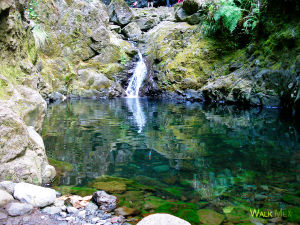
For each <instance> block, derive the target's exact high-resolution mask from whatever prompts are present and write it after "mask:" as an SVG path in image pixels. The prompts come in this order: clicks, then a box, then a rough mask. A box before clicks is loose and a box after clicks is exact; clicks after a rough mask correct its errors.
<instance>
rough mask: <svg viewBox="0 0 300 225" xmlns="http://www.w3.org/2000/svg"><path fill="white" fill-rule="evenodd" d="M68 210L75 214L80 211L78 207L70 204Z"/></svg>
mask: <svg viewBox="0 0 300 225" xmlns="http://www.w3.org/2000/svg"><path fill="white" fill-rule="evenodd" d="M67 212H68V213H74V214H75V213H77V212H78V209H76V208H75V207H72V206H69V207H67Z"/></svg>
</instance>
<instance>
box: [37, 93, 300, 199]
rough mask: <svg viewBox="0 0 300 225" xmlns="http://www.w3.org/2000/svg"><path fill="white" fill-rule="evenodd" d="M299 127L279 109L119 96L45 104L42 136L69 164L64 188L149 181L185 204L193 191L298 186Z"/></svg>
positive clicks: (51, 150) (210, 193) (49, 151)
mask: <svg viewBox="0 0 300 225" xmlns="http://www.w3.org/2000/svg"><path fill="white" fill-rule="evenodd" d="M297 129H298V128H297V127H296V126H295V125H294V124H292V123H289V122H286V121H283V120H281V119H280V117H279V111H277V110H260V109H252V110H238V109H237V108H236V107H233V106H231V107H229V106H219V107H208V106H203V105H201V104H197V103H186V104H178V103H173V102H165V101H154V100H147V99H131V98H124V99H114V100H100V101H99V100H98V101H92V100H82V101H74V102H68V103H61V104H58V105H51V106H50V107H49V109H48V114H47V117H46V119H45V122H44V125H43V133H42V135H43V139H44V142H45V146H46V151H47V154H48V156H49V157H52V158H54V159H57V160H61V161H65V162H69V163H71V164H72V165H73V171H72V172H69V173H66V174H64V175H63V177H62V180H61V184H62V185H77V186H82V185H86V184H87V183H88V182H89V181H91V180H92V179H94V178H96V177H98V176H100V175H113V176H119V177H125V178H130V179H136V180H140V181H141V182H146V181H147V179H146V178H151V179H152V180H155V181H157V182H159V183H161V184H164V185H166V187H177V188H179V189H180V188H182V190H184V191H183V192H182V193H183V195H184V197H182V196H181V199H183V200H184V201H189V200H191V199H192V198H194V196H195V193H199V192H200V193H201V197H202V198H205V199H209V198H210V197H211V196H217V197H218V196H219V197H220V195H221V194H222V193H225V192H228V191H230V192H231V195H238V194H239V195H240V194H241V192H245V190H247V188H246V189H243V188H242V187H243V185H244V186H245V185H255V186H256V187H259V186H260V185H268V186H269V187H278V188H288V187H287V185H286V182H288V183H289V187H291V186H290V185H291V184H293V183H298V184H299V181H300V176H299V174H300V173H299V169H300V157H299V150H300V143H299V132H298V131H299V130H297ZM153 185H155V184H153ZM233 190H234V191H233Z"/></svg>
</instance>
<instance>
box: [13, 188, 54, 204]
mask: <svg viewBox="0 0 300 225" xmlns="http://www.w3.org/2000/svg"><path fill="white" fill-rule="evenodd" d="M14 197H15V198H16V199H18V200H20V201H21V202H26V203H29V204H31V205H33V206H34V207H45V206H48V205H51V204H52V203H54V201H55V199H56V191H55V190H53V189H50V188H44V187H40V186H37V185H33V184H28V183H18V184H16V186H15V190H14Z"/></svg>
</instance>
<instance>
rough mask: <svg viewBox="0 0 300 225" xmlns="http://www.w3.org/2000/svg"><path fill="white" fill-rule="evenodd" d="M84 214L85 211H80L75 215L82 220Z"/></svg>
mask: <svg viewBox="0 0 300 225" xmlns="http://www.w3.org/2000/svg"><path fill="white" fill-rule="evenodd" d="M85 213H86V211H85V210H82V211H80V212H79V213H78V214H77V216H78V217H79V218H81V219H84V218H85Z"/></svg>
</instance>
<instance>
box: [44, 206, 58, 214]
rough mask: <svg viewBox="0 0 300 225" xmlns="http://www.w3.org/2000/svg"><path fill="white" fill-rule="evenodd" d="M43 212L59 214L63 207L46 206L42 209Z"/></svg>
mask: <svg viewBox="0 0 300 225" xmlns="http://www.w3.org/2000/svg"><path fill="white" fill-rule="evenodd" d="M42 212H43V213H47V214H50V215H53V214H57V213H60V212H61V209H60V207H56V206H50V207H46V208H44V209H43V210H42Z"/></svg>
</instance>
